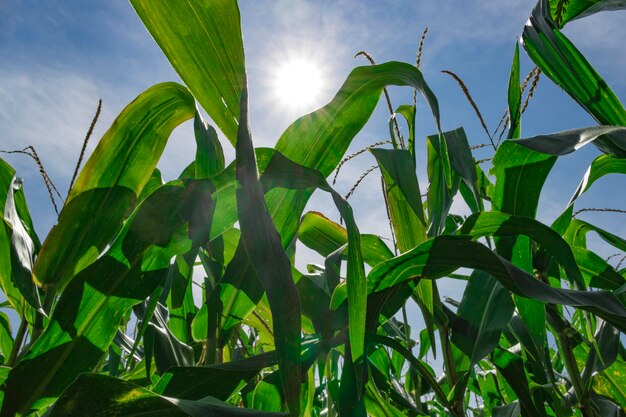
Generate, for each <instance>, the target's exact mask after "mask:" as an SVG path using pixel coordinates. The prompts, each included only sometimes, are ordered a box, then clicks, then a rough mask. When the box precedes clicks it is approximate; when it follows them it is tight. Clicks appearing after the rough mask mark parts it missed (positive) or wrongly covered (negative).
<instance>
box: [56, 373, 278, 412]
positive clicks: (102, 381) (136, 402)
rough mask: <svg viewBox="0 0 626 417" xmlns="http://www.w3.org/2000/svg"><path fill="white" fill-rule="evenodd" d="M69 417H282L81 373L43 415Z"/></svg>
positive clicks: (214, 400) (213, 400)
mask: <svg viewBox="0 0 626 417" xmlns="http://www.w3.org/2000/svg"><path fill="white" fill-rule="evenodd" d="M47 415H49V416H50V417H57V416H58V417H61V416H63V417H69V416H76V417H79V416H81V417H82V416H87V415H88V416H93V417H99V416H102V417H104V416H111V415H116V416H134V415H141V416H149V417H157V416H158V417H167V416H171V417H179V416H181V417H182V416H191V417H221V416H224V417H227V416H233V417H236V416H255V415H267V416H284V415H285V414H284V413H263V412H259V411H255V410H248V409H245V408H237V407H234V406H232V405H228V404H226V403H224V402H221V401H219V400H217V399H215V398H213V397H206V398H203V399H201V400H197V401H191V400H181V399H177V398H170V397H164V396H161V395H158V394H155V393H153V392H151V391H149V390H147V389H145V388H142V387H139V386H137V385H135V384H132V383H130V382H126V381H122V380H120V379H116V378H111V377H108V376H105V375H97V374H83V375H80V376H79V377H78V378H77V379H76V381H75V382H74V383H73V384H72V385H71V386H70V387H69V388H68V389H67V390H66V391H65V392H64V393H63V395H62V396H61V398H59V400H58V401H57V403H56V404H55V405H54V407H53V408H52V409H51V410H50V411H49V413H48V414H47Z"/></svg>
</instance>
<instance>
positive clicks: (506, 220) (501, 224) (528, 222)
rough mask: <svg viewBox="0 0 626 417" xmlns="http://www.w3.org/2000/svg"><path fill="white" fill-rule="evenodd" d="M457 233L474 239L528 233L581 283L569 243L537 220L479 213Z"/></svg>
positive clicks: (494, 212) (568, 273)
mask: <svg viewBox="0 0 626 417" xmlns="http://www.w3.org/2000/svg"><path fill="white" fill-rule="evenodd" d="M459 232H460V234H468V235H471V236H473V237H474V238H479V237H484V236H497V237H505V236H519V235H524V236H528V237H529V238H531V239H532V240H533V241H535V242H536V243H537V244H539V245H541V246H542V248H543V249H545V250H546V251H547V252H548V253H549V254H550V256H552V257H554V259H556V261H557V262H558V263H559V264H560V265H561V266H563V268H564V269H565V271H566V274H567V277H568V279H569V280H570V282H573V283H574V282H576V283H580V284H582V282H583V279H582V275H581V271H580V270H579V268H578V265H577V264H576V260H575V258H574V255H573V253H572V249H571V248H570V246H569V245H568V244H567V242H566V241H565V240H563V238H561V236H559V234H558V233H556V232H555V231H554V230H553V229H551V228H550V227H548V226H545V225H544V224H542V223H540V222H539V221H537V220H534V219H531V218H528V217H521V216H512V215H510V214H506V213H500V212H496V211H488V212H481V213H476V214H473V215H472V216H470V217H468V218H467V219H466V220H465V223H463V226H461V229H460V230H459Z"/></svg>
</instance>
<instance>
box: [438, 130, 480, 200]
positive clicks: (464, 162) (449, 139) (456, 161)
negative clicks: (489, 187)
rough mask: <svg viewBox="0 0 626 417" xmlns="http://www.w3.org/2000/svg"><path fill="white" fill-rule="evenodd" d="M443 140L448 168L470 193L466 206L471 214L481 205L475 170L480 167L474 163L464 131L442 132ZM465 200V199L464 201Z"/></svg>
mask: <svg viewBox="0 0 626 417" xmlns="http://www.w3.org/2000/svg"><path fill="white" fill-rule="evenodd" d="M443 138H444V140H445V141H446V147H447V149H448V156H449V158H450V167H451V168H452V170H453V171H454V172H456V173H457V174H458V175H459V176H460V177H461V180H462V181H463V183H464V184H465V185H466V186H467V188H469V190H470V191H471V194H472V198H471V199H469V200H470V201H468V206H469V207H470V209H471V210H472V212H475V211H479V210H481V209H482V207H483V204H482V199H481V194H480V186H479V184H478V174H477V169H480V167H478V166H477V165H476V163H475V162H474V158H473V156H472V151H471V149H470V146H469V142H468V141H467V136H466V135H465V130H464V129H463V128H462V127H460V128H458V129H455V130H451V131H448V132H444V133H443ZM477 167H478V168H477ZM467 200H468V199H467V198H466V201H467Z"/></svg>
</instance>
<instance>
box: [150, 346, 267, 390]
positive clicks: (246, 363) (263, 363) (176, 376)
mask: <svg viewBox="0 0 626 417" xmlns="http://www.w3.org/2000/svg"><path fill="white" fill-rule="evenodd" d="M275 364H276V355H275V352H268V353H263V354H261V355H257V356H253V357H250V358H246V359H242V360H238V361H232V362H226V363H222V364H219V365H210V366H207V367H184V368H180V367H175V368H170V369H168V370H167V372H165V373H164V374H163V376H162V377H161V379H160V380H159V382H157V383H156V385H155V386H154V389H153V391H154V392H155V393H157V394H161V395H163V396H166V397H174V398H181V399H186V400H200V399H202V398H204V397H206V396H207V395H210V396H211V397H215V398H217V399H218V400H222V401H226V400H228V399H229V398H230V397H231V396H232V395H233V394H234V393H235V392H237V389H238V388H240V387H241V386H242V385H243V384H245V383H247V382H248V381H250V380H251V379H252V378H254V377H255V376H256V375H258V374H259V372H261V370H262V369H263V368H267V367H269V366H272V365H275Z"/></svg>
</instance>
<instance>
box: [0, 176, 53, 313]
mask: <svg viewBox="0 0 626 417" xmlns="http://www.w3.org/2000/svg"><path fill="white" fill-rule="evenodd" d="M21 187H22V180H21V179H19V178H17V177H13V180H12V181H11V185H10V187H9V190H8V192H7V198H6V202H5V205H4V225H2V226H4V227H6V229H5V230H6V232H7V234H8V232H9V230H10V234H11V237H10V250H9V252H10V259H11V281H12V282H13V285H14V286H15V288H17V289H18V290H19V291H20V293H21V295H22V297H24V300H25V301H26V302H27V303H28V304H30V305H31V307H33V308H34V309H35V310H39V311H40V312H43V310H42V309H41V300H40V299H39V291H38V290H37V287H36V285H35V283H34V282H33V259H34V257H35V243H34V242H33V240H32V239H31V237H30V235H29V233H28V230H26V227H25V226H24V224H23V223H22V220H21V218H20V216H19V214H18V211H17V204H16V201H15V200H16V199H15V194H16V192H17V191H18V190H20V189H21ZM17 311H21V308H19V309H17Z"/></svg>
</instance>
